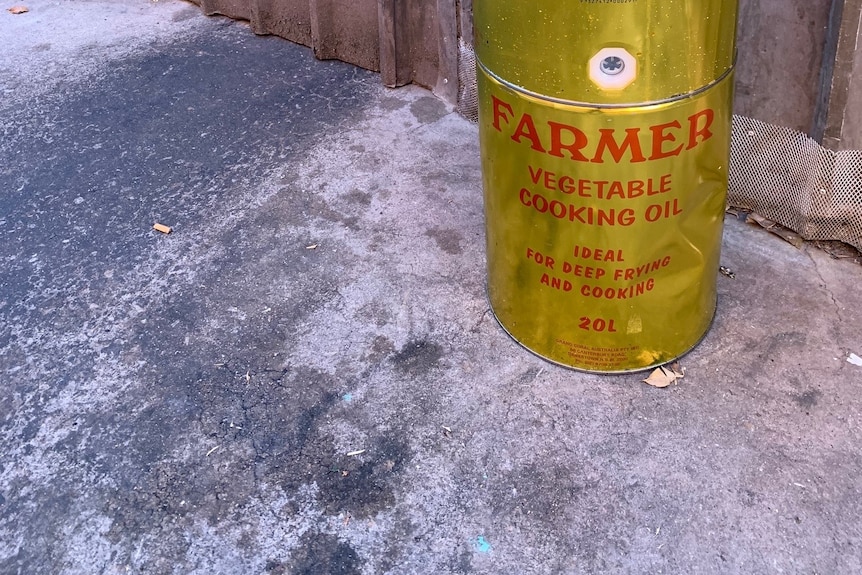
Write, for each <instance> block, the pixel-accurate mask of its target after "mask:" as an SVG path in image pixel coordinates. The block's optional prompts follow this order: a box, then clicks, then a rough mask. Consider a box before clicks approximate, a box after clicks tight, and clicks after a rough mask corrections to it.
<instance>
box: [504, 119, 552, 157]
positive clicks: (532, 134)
mask: <svg viewBox="0 0 862 575" xmlns="http://www.w3.org/2000/svg"><path fill="white" fill-rule="evenodd" d="M521 138H527V139H528V140H530V142H531V143H532V145H531V146H530V147H531V148H533V149H534V150H536V151H537V152H544V151H545V148H543V147H542V141H541V140H540V139H539V132H537V131H536V124H535V123H534V122H533V117H532V116H531V115H530V114H524V115H523V116H521V121H520V122H518V127H517V128H515V133H514V134H513V135H512V140H514V141H515V142H517V143H519V144H520V143H521Z"/></svg>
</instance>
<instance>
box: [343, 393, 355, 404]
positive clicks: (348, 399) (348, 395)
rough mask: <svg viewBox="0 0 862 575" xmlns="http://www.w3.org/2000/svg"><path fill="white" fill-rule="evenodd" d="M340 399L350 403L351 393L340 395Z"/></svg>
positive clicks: (351, 399)
mask: <svg viewBox="0 0 862 575" xmlns="http://www.w3.org/2000/svg"><path fill="white" fill-rule="evenodd" d="M341 399H343V400H344V401H346V402H347V403H350V402H351V401H353V394H352V393H345V394H344V395H342V396H341Z"/></svg>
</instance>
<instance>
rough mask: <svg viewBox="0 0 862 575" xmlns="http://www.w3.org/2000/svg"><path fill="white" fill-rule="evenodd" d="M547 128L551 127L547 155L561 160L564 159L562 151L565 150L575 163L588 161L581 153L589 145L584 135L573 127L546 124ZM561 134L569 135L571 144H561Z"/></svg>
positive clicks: (554, 123) (551, 123)
mask: <svg viewBox="0 0 862 575" xmlns="http://www.w3.org/2000/svg"><path fill="white" fill-rule="evenodd" d="M548 126H550V127H551V150H550V151H549V152H548V154H550V155H552V156H555V157H557V158H563V157H565V156H564V155H563V150H566V151H567V152H569V155H570V156H571V158H572V159H573V160H575V161H576V162H587V161H589V160H587V157H586V156H585V155H584V154H583V152H582V151H581V150H583V149H584V148H586V147H587V144H589V139H588V138H587V135H586V134H585V133H583V132H582V131H581V130H579V129H577V128H575V127H573V126H568V125H566V124H558V123H557V122H548ZM563 132H568V133H569V134H571V136H572V138H571V139H572V141H571V143H567V144H564V143H563Z"/></svg>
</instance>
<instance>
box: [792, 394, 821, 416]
mask: <svg viewBox="0 0 862 575" xmlns="http://www.w3.org/2000/svg"><path fill="white" fill-rule="evenodd" d="M821 397H823V393H821V392H820V391H818V390H816V389H809V390H808V391H806V392H805V393H802V394H800V395H794V396H793V401H795V402H796V404H797V405H798V406H799V407H800V408H801V409H802V411H805V412H808V411H811V410H812V409H814V408H815V407H817V404H818V403H820V398H821Z"/></svg>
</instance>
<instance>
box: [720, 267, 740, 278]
mask: <svg viewBox="0 0 862 575" xmlns="http://www.w3.org/2000/svg"><path fill="white" fill-rule="evenodd" d="M718 271H720V272H721V275H723V276H727V277H729V278H730V279H734V278H736V274H735V273H734V271H733V270H732V269H730V268H728V267H725V266H721V267H719V268H718Z"/></svg>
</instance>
